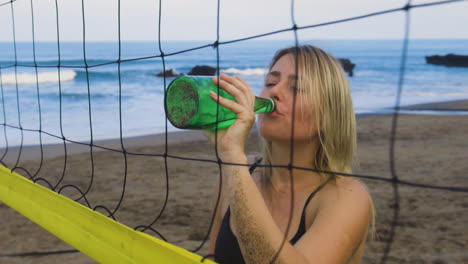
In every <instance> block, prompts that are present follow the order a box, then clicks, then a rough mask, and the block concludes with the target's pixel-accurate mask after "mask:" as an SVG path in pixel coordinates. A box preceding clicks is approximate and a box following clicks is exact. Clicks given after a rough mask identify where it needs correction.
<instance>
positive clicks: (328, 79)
mask: <svg viewBox="0 0 468 264" xmlns="http://www.w3.org/2000/svg"><path fill="white" fill-rule="evenodd" d="M287 54H291V55H293V57H294V58H295V61H296V64H297V66H296V68H297V71H298V72H297V75H298V80H297V90H300V91H301V92H299V93H297V101H301V102H302V103H303V105H310V106H313V107H310V108H308V109H309V111H310V113H309V114H310V115H311V116H313V117H314V118H313V119H314V120H315V124H314V129H315V130H316V131H317V132H316V133H317V135H316V136H317V137H318V139H319V146H318V148H317V153H316V155H315V159H314V161H313V165H314V169H317V170H320V171H334V172H344V173H350V172H351V171H352V163H353V159H354V155H355V151H356V119H355V116H354V109H353V104H352V100H351V94H350V91H349V84H348V80H347V78H346V75H345V73H344V71H343V69H342V67H341V65H340V63H339V62H338V61H337V60H336V59H335V58H334V57H333V56H331V55H330V54H328V53H326V52H325V51H323V50H321V49H319V48H317V47H314V46H311V45H303V46H297V47H296V46H294V47H290V48H285V49H282V50H279V51H278V52H277V53H276V55H275V56H274V57H273V59H272V61H271V64H270V70H271V68H272V67H273V66H274V65H275V63H276V62H277V61H278V60H279V59H280V58H281V57H283V56H284V55H287ZM301 114H305V113H301ZM311 129H312V127H311ZM262 140H263V144H262V151H263V156H264V162H265V164H271V155H270V151H271V143H270V142H267V141H266V140H265V139H263V138H262ZM267 171H268V170H267ZM267 171H266V173H265V176H266V177H267V178H269V177H271V174H270V173H268V172H267ZM321 175H322V176H323V177H327V178H328V177H329V176H332V177H333V176H334V175H333V174H329V173H321ZM327 175H328V176H327Z"/></svg>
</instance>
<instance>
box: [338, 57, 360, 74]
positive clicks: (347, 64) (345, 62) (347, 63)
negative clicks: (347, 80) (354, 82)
mask: <svg viewBox="0 0 468 264" xmlns="http://www.w3.org/2000/svg"><path fill="white" fill-rule="evenodd" d="M338 61H339V62H340V63H341V66H342V67H343V69H344V71H345V72H347V73H348V76H350V77H352V76H353V75H354V72H353V70H354V67H356V64H354V63H352V62H351V60H349V59H338Z"/></svg>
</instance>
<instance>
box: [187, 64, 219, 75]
mask: <svg viewBox="0 0 468 264" xmlns="http://www.w3.org/2000/svg"><path fill="white" fill-rule="evenodd" d="M215 73H216V68H213V67H211V66H206V65H202V66H199V65H197V66H195V67H193V68H192V70H191V71H190V72H189V73H188V75H203V76H213V75H215Z"/></svg>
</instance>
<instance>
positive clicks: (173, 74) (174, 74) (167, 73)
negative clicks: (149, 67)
mask: <svg viewBox="0 0 468 264" xmlns="http://www.w3.org/2000/svg"><path fill="white" fill-rule="evenodd" d="M180 75H182V74H180V73H177V72H175V71H174V70H173V69H169V70H166V71H164V72H160V73H158V74H156V76H158V77H164V76H165V77H177V76H180Z"/></svg>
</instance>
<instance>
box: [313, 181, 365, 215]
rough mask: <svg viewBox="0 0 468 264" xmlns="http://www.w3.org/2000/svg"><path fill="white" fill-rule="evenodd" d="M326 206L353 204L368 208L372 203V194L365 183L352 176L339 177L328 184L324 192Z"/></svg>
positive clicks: (353, 205) (323, 200)
mask: <svg viewBox="0 0 468 264" xmlns="http://www.w3.org/2000/svg"><path fill="white" fill-rule="evenodd" d="M321 200H322V203H323V204H324V205H326V206H333V207H335V206H338V207H340V206H352V207H361V208H362V209H366V208H368V207H369V206H370V205H371V201H372V199H371V196H370V194H369V191H368V189H367V187H366V186H365V184H364V183H362V182H361V181H359V180H357V179H354V178H351V177H337V179H336V180H335V181H333V183H332V184H327V186H326V187H325V188H324V191H323V194H322V199H321Z"/></svg>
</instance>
